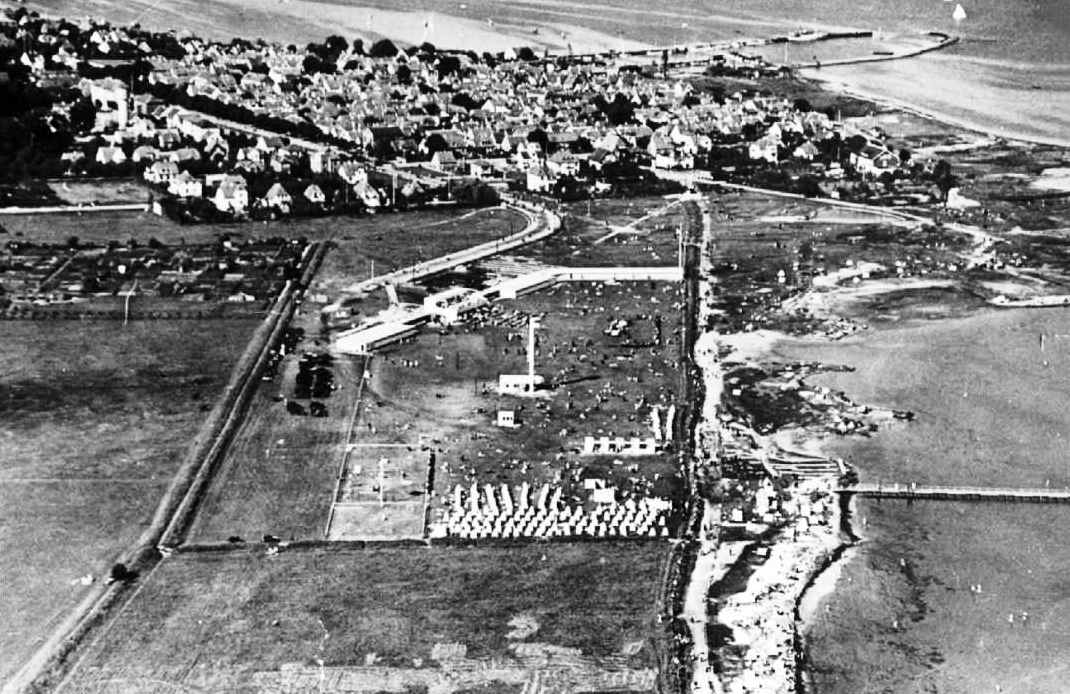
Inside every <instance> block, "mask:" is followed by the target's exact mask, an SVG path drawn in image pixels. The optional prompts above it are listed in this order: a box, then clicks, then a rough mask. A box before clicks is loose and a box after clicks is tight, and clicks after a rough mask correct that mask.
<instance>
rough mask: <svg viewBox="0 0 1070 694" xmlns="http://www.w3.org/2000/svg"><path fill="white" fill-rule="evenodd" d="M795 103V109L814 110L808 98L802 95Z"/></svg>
mask: <svg viewBox="0 0 1070 694" xmlns="http://www.w3.org/2000/svg"><path fill="white" fill-rule="evenodd" d="M794 105H795V110H796V111H801V112H802V113H809V112H810V111H813V110H814V108H813V106H811V105H810V102H809V101H807V100H806V99H803V98H801V97H800V98H798V99H796V100H795V104H794Z"/></svg>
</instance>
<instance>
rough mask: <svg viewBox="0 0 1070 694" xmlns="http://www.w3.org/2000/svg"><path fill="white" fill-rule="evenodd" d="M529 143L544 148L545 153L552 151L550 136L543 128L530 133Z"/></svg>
mask: <svg viewBox="0 0 1070 694" xmlns="http://www.w3.org/2000/svg"><path fill="white" fill-rule="evenodd" d="M528 142H535V143H538V145H539V147H542V151H543V153H545V152H547V151H548V150H549V149H550V136H549V135H547V134H546V131H545V130H543V129H542V128H535V129H534V130H532V131H531V132H529V133H528Z"/></svg>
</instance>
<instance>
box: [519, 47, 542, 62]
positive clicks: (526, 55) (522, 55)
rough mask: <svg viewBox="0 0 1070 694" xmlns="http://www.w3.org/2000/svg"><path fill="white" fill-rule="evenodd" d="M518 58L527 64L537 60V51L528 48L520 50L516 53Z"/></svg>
mask: <svg viewBox="0 0 1070 694" xmlns="http://www.w3.org/2000/svg"><path fill="white" fill-rule="evenodd" d="M516 57H517V58H518V59H520V60H523V61H525V62H531V61H533V60H536V59H537V58H536V56H535V51H533V50H531V48H529V47H528V46H524V47H522V48H518V49H517V51H516Z"/></svg>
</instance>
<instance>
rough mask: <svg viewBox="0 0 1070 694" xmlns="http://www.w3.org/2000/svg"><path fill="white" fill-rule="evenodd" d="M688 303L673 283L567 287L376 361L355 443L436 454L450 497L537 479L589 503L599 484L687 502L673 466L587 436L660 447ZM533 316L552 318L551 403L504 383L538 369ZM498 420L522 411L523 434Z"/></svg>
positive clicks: (545, 363)
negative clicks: (654, 437)
mask: <svg viewBox="0 0 1070 694" xmlns="http://www.w3.org/2000/svg"><path fill="white" fill-rule="evenodd" d="M680 298H681V297H680V288H679V287H678V286H676V285H671V284H666V283H655V284H652V283H647V282H625V283H621V284H617V285H608V284H607V285H602V284H598V283H572V284H561V285H558V286H557V287H555V288H553V289H550V290H545V291H542V292H537V293H534V294H530V295H527V296H524V297H521V298H520V299H518V300H517V301H515V302H506V303H504V304H501V305H500V306H499V307H496V309H495V312H494V313H493V314H492V316H491V317H490V318H489V319H488V320H487V321H486V323H485V324H484V325H483V326H481V327H478V326H472V327H465V328H462V329H457V330H453V331H449V332H445V331H444V332H434V331H428V332H424V333H422V334H421V335H419V336H418V337H417V338H415V339H414V340H413V341H412V342H409V343H406V344H403V345H399V346H397V347H394V348H391V349H389V350H386V351H385V352H384V353H383V354H382V355H381V356H378V355H377V356H376V357H375V359H374V360H373V363H372V367H371V372H372V378H371V380H370V381H369V384H368V387H367V390H368V396H367V397H366V399H365V409H364V412H363V413H362V415H361V419H360V426H358V427H357V430H356V434H355V436H356V438H357V439H358V440H361V441H366V442H390V443H409V444H414V445H415V444H418V443H426V444H429V445H432V446H433V447H435V448H436V449H437V450H438V451H439V453H438V464H437V466H436V473H435V490H436V492H437V493H438V494H439V495H444V494H447V493H448V492H449V490H451V489H452V488H453V486H454V485H456V484H461V485H462V486H464V487H466V488H467V486H468V485H469V484H470V483H471V482H473V481H477V482H478V483H479V484H481V485H482V484H488V483H489V484H493V485H498V484H501V483H505V484H510V485H519V484H521V482H523V481H528V482H530V483H531V484H534V485H540V484H542V483H543V482H551V483H559V484H560V485H561V486H562V487H563V488H564V490H565V492H566V498H568V493H573V492H575V493H576V494H578V495H580V496H578V497H577V498H583V497H584V496H585V495H582V494H581V493H580V491H579V487H580V486H581V485H580V482H581V480H582V479H584V478H587V477H601V478H604V479H607V480H609V481H610V483H611V484H617V485H619V486H620V487H621V488H622V489H623V490H627V491H634V492H637V493H643V494H645V493H650V492H653V493H654V494H655V495H658V496H670V495H673V494H675V493H677V492H679V487H678V485H677V480H676V477H675V474H676V469H675V465H674V462H673V457H672V456H671V455H669V454H661V455H653V456H641V457H635V458H627V459H624V460H622V459H620V458H617V457H614V456H580V455H579V449H580V448H582V445H583V437H584V436H602V435H605V436H623V437H630V436H640V437H645V436H649V435H650V426H649V416H650V407H651V406H652V405H654V404H658V405H660V406H661V407H662V408H663V409H664V408H665V407H667V406H668V405H669V404H671V403H672V402H674V399H675V397H676V385H677V378H678V370H677V365H678V363H679V356H678V355H679V346H680V345H679V334H678V331H677V330H678V326H679V315H680V314H679V308H680V306H679V303H678V302H679V301H680ZM527 315H542V316H543V318H542V327H541V328H540V329H539V333H538V335H539V358H538V359H537V362H536V371H537V373H539V374H541V375H543V376H544V377H545V378H546V382H547V384H549V385H550V386H552V389H550V390H547V391H546V393H547V395H546V397H545V398H534V399H521V398H516V397H513V396H508V395H506V396H500V395H498V394H497V391H496V388H497V380H498V375H499V374H502V373H524V372H525V371H526V368H527V367H526V356H525V353H526V352H525V350H526V347H525V345H526V327H527V320H526V316H527ZM657 318H660V319H661V343H660V344H659V343H658V338H657V332H658V331H657V329H656V319H657ZM615 319H629V320H630V321H631V322H630V324H629V327H628V329H627V330H626V331H625V332H623V333H622V334H620V335H618V336H616V337H614V336H611V335H608V334H606V333H605V332H604V331H605V330H606V329H608V327H609V325H610V322H611V321H613V320H615ZM414 363H415V364H416V366H413V364H414ZM498 409H513V410H515V411H516V412H517V415H518V418H519V420H520V422H521V426H520V427H519V428H516V429H507V428H499V427H496V426H495V424H494V422H495V417H496V413H497V411H498Z"/></svg>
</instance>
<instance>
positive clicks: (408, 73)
mask: <svg viewBox="0 0 1070 694" xmlns="http://www.w3.org/2000/svg"><path fill="white" fill-rule="evenodd" d="M396 77H397V81H398V84H412V70H411V69H410V68H409V66H408V65H399V66H398V72H397V75H396Z"/></svg>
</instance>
